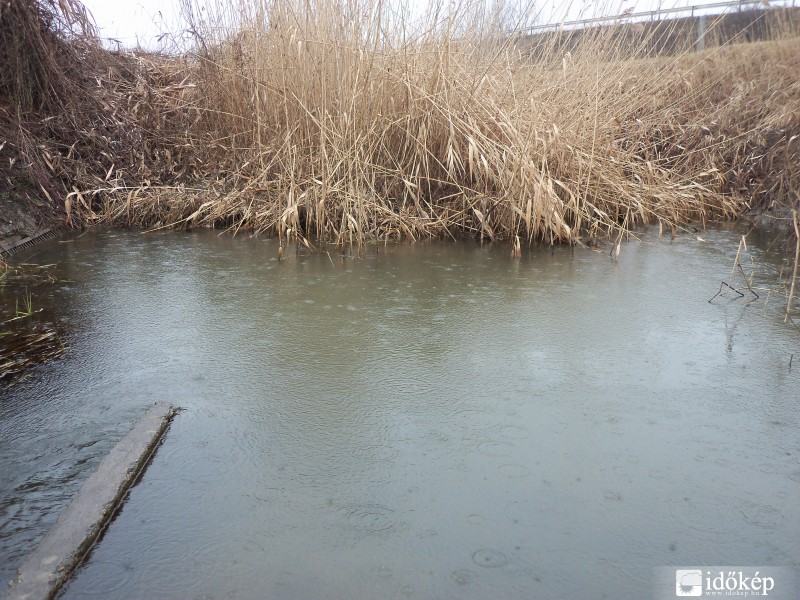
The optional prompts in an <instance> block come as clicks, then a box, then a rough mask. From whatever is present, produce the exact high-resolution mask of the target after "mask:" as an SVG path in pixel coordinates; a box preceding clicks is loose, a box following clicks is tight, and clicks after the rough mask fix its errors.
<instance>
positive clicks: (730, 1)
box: [520, 0, 794, 33]
mask: <svg viewBox="0 0 800 600" xmlns="http://www.w3.org/2000/svg"><path fill="white" fill-rule="evenodd" d="M758 5H762V6H763V5H764V2H760V1H758V0H726V1H724V2H711V3H708V4H697V5H694V6H682V7H674V8H659V9H656V10H647V11H640V12H632V11H625V12H622V13H620V14H618V15H609V16H604V17H592V18H590V19H576V20H572V21H558V22H554V23H547V24H544V25H534V26H532V27H525V28H523V29H521V30H520V32H521V33H537V32H543V31H557V30H559V29H583V28H586V27H591V26H593V25H606V24H607V25H611V24H614V23H618V22H621V21H626V22H636V21H644V20H650V21H660V20H662V19H664V18H666V17H669V16H673V15H684V16H690V17H694V16H695V15H699V14H701V13H702V14H708V13H706V12H705V11H708V10H712V11H718V12H719V9H728V10H730V9H736V10H737V11H742V10H745V9H748V8H754V7H756V6H758ZM778 5H779V6H794V0H792V2H782V3H780V4H776V6H778ZM722 12H724V11H722Z"/></svg>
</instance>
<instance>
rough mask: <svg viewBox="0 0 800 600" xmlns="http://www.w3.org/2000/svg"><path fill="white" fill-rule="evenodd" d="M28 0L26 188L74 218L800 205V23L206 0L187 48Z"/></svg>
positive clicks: (407, 218) (18, 102) (175, 220)
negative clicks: (108, 39)
mask: <svg viewBox="0 0 800 600" xmlns="http://www.w3.org/2000/svg"><path fill="white" fill-rule="evenodd" d="M8 6H9V7H11V8H7V7H6V8H4V9H3V10H4V12H3V14H2V16H1V17H0V18H1V19H2V21H0V22H1V23H2V27H1V28H0V30H1V31H2V33H3V36H4V40H5V38H9V39H11V41H12V42H13V43H16V44H17V46H16V47H17V48H18V50H17V54H18V53H20V52H21V53H22V54H24V55H27V56H28V58H29V60H28V62H29V63H30V65H29V66H26V67H25V69H23V71H20V70H19V66H18V65H16V66H15V64H13V61H14V60H19V58H17V59H14V58H13V56H16V55H14V54H13V53H12V52H10V51H6V53H5V54H3V57H2V58H3V63H4V64H3V66H2V68H3V69H4V78H5V76H6V75H7V74H9V73H14V72H24V73H27V75H26V76H25V77H26V79H25V81H24V82H22V83H19V84H14V85H16V87H14V85H11V84H5V83H4V84H3V86H0V97H1V98H2V106H1V107H0V111H2V112H1V113H0V116H2V118H0V122H2V125H0V135H2V136H3V139H2V140H0V143H3V142H4V141H5V142H6V147H5V148H4V149H3V150H2V151H0V169H2V170H3V171H2V175H3V176H5V179H6V181H7V183H8V185H12V186H13V182H12V179H11V177H10V175H9V170H8V169H9V168H10V167H7V164H8V163H10V164H11V166H12V167H13V166H14V163H15V162H16V163H17V165H19V164H24V165H25V166H26V172H27V173H28V174H29V178H30V179H31V180H32V182H33V185H32V186H31V187H35V188H37V189H39V191H41V193H42V194H44V195H45V196H46V197H47V198H48V199H49V201H50V202H52V204H53V206H54V207H57V209H58V211H59V212H60V214H61V215H62V218H63V220H64V222H65V223H67V224H70V225H74V226H83V225H86V224H92V223H97V222H101V221H104V222H111V223H115V224H134V225H143V226H147V227H162V226H177V227H201V226H215V227H220V226H222V227H229V228H232V229H234V230H236V231H238V230H242V229H244V230H254V231H258V232H264V233H267V234H271V235H278V236H281V237H282V238H284V237H294V236H299V237H300V238H301V239H305V238H311V237H315V236H317V237H322V238H325V239H328V240H333V241H358V242H361V241H366V240H369V239H390V238H402V237H405V238H421V237H429V236H452V237H457V236H461V235H465V234H466V235H474V236H478V237H481V238H483V239H492V240H508V242H509V243H510V244H514V245H516V240H517V238H519V239H520V240H522V241H524V242H528V243H530V242H534V241H543V242H545V243H559V242H566V243H580V242H584V241H589V240H595V239H603V238H609V237H611V238H613V239H616V238H617V237H618V236H619V235H621V233H622V232H624V231H626V230H629V229H630V228H633V227H635V226H637V225H639V224H642V223H657V224H659V226H660V227H661V228H662V229H668V230H669V229H673V230H674V229H676V228H678V227H680V226H682V225H683V224H685V223H687V222H689V221H695V222H701V223H703V224H705V223H706V222H708V221H712V220H717V219H728V218H733V217H736V216H740V215H742V214H745V213H747V212H749V211H752V210H763V209H766V208H770V207H773V206H774V205H776V204H782V205H784V206H785V207H787V209H788V208H789V207H791V206H792V205H793V204H794V203H796V198H797V190H798V189H799V188H798V183H799V182H798V177H800V175H798V173H800V83H798V81H797V76H796V74H797V73H798V72H800V48H798V44H797V39H796V37H794V35H795V33H796V32H794V30H793V29H792V28H791V27H787V28H785V30H786V31H785V32H784V34H782V35H783V36H784V37H785V38H786V39H776V40H775V41H771V42H763V43H755V44H735V45H728V46H724V47H716V48H710V49H708V50H706V51H705V52H703V53H683V54H680V55H678V56H661V57H644V55H642V56H643V57H642V58H637V54H636V53H635V52H633V53H632V52H631V47H630V45H631V44H640V45H641V47H642V48H648V47H650V46H651V45H652V41H653V40H652V39H649V38H648V35H654V34H652V33H649V34H648V33H647V32H645V33H643V34H642V36H640V37H639V38H637V39H636V40H634V41H631V39H630V38H629V37H626V38H624V39H623V38H621V37H620V36H617V35H613V28H610V29H609V28H606V29H604V30H602V31H598V32H596V33H595V34H584V35H582V36H581V39H580V43H579V44H578V45H577V46H576V47H575V48H574V49H573V50H572V51H570V52H569V53H564V52H563V51H562V50H560V49H559V48H560V46H559V45H558V44H557V43H555V42H551V43H549V45H545V46H544V47H538V48H537V49H536V51H535V52H531V49H530V47H529V45H526V44H523V43H520V38H517V37H515V36H513V35H511V36H509V35H505V34H501V32H503V31H507V30H508V29H509V27H513V26H515V25H519V24H520V23H521V22H520V21H519V20H513V19H510V17H509V15H510V14H511V13H508V14H506V13H504V12H503V11H495V12H491V13H487V12H485V9H484V5H483V4H478V3H475V4H472V3H468V2H465V3H461V4H453V5H450V7H449V8H447V9H445V8H441V9H440V10H438V11H432V12H431V14H429V15H428V17H427V20H425V22H424V25H421V26H417V27H416V28H414V29H413V30H412V29H411V28H410V26H409V25H408V23H407V22H406V21H405V20H404V19H403V18H402V17H400V16H399V15H398V13H397V12H393V11H392V10H390V7H389V6H388V5H386V4H384V3H381V2H379V3H373V2H366V1H365V0H351V1H349V2H348V1H344V0H319V1H317V2H312V3H298V2H294V1H292V0H275V1H266V0H263V1H256V2H250V3H235V2H231V3H230V4H227V5H226V4H220V5H218V6H217V9H216V12H215V13H214V14H213V15H211V16H209V17H207V18H206V20H204V21H197V20H192V18H191V15H192V14H195V15H196V14H198V12H197V11H192V10H191V8H192V7H191V5H190V3H189V1H188V0H187V2H186V9H187V10H186V14H187V16H188V18H189V23H188V26H189V29H190V30H191V31H192V32H193V33H194V36H195V41H196V44H195V48H194V50H192V51H190V52H185V53H183V54H182V55H181V56H171V57H170V56H156V55H152V54H147V53H142V52H124V53H113V52H108V51H106V50H104V49H102V48H100V47H99V45H98V44H97V43H96V41H95V39H94V36H93V33H92V30H91V26H90V24H89V22H88V21H87V19H86V16H85V13H84V12H82V9H81V7H80V5H79V4H78V3H77V2H69V3H56V2H55V0H36V1H34V0H12V1H11V2H10V4H8ZM8 11H11V12H8ZM26 11H27V12H26ZM312 16H313V18H312ZM511 16H513V15H511ZM12 17H13V19H12ZM23 17H25V18H27V19H28V20H27V21H26V20H24V19H23ZM14 19H16V20H14ZM15 23H24V26H23V30H24V31H23V30H20V29H19V28H18V26H15ZM36 23H38V26H39V28H40V29H41V30H42V31H39V32H38V33H37V34H36V35H32V34H31V33H30V32H31V31H33V29H32V28H34V29H35V24H36ZM53 23H55V25H53ZM37 31H38V30H37ZM20 32H22V33H20ZM25 32H27V33H25ZM37 36H38V37H37ZM17 38H21V39H20V40H17ZM15 40H16V41H15ZM620 40H622V41H620ZM23 44H29V46H23ZM623 44H624V46H623ZM5 47H6V48H12V47H15V46H13V44H12V43H7V44H6V45H5ZM65 48H66V50H64V49H65ZM62 57H66V58H62ZM59 61H66V62H65V63H63V64H62V62H59ZM25 64H26V65H27V64H28V63H25ZM64 65H66V67H65V66H64ZM75 65H79V67H80V68H77V67H76V66H75ZM23 90H31V91H30V92H24V91H23Z"/></svg>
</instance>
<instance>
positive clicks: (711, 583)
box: [675, 568, 775, 597]
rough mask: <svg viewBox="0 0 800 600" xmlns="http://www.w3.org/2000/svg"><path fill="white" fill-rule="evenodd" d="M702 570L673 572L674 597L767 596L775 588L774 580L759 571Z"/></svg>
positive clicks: (678, 570)
mask: <svg viewBox="0 0 800 600" xmlns="http://www.w3.org/2000/svg"><path fill="white" fill-rule="evenodd" d="M703 571H704V569H702V568H695V569H677V570H676V571H675V595H676V596H678V597H691V596H694V597H701V596H702V597H708V596H768V595H769V593H770V592H771V591H772V590H773V589H774V588H775V578H774V577H767V576H764V575H761V574H760V573H759V571H756V572H755V573H754V574H752V575H751V574H750V573H751V572H752V571H750V570H749V569H748V570H747V571H742V570H730V571H726V570H719V571H710V570H706V571H705V573H704V572H703Z"/></svg>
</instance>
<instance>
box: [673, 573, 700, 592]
mask: <svg viewBox="0 0 800 600" xmlns="http://www.w3.org/2000/svg"><path fill="white" fill-rule="evenodd" d="M675 595H676V596H683V597H689V596H702V595H703V571H702V570H701V569H678V570H677V571H675Z"/></svg>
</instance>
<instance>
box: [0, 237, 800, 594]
mask: <svg viewBox="0 0 800 600" xmlns="http://www.w3.org/2000/svg"><path fill="white" fill-rule="evenodd" d="M701 235H702V238H703V240H704V241H700V240H698V239H697V238H696V236H695V235H683V236H680V237H678V238H677V239H675V240H668V239H665V240H659V239H658V238H657V236H645V237H644V238H643V240H642V241H640V242H631V243H628V244H624V245H623V246H622V252H621V254H620V256H619V259H618V260H616V261H615V260H612V258H611V257H609V255H608V253H607V252H605V253H600V252H593V251H591V250H587V249H570V248H554V249H551V248H541V249H532V250H531V251H526V252H525V253H524V254H523V256H522V258H521V259H518V260H513V259H511V258H510V256H509V247H508V246H505V245H504V246H498V245H495V246H492V245H484V246H479V245H477V244H476V243H472V242H460V243H443V242H441V243H421V244H416V245H395V246H388V247H384V246H378V247H369V248H367V249H366V250H364V251H363V252H362V253H361V254H360V255H358V253H352V252H351V251H350V250H347V251H346V252H345V255H342V253H341V252H340V251H339V250H338V249H337V250H335V251H334V250H331V252H330V253H319V254H312V255H296V254H295V253H293V252H289V253H287V258H286V260H285V261H283V262H278V261H277V258H276V257H277V248H276V242H274V241H271V240H270V241H265V240H257V239H251V238H247V237H245V236H241V237H236V238H231V237H229V236H226V235H222V236H220V235H218V234H217V233H214V232H193V233H176V232H166V233H154V234H143V233H141V232H135V231H106V232H102V231H101V232H96V233H88V234H85V235H82V236H79V235H74V236H70V237H66V238H62V239H60V240H53V241H50V242H47V243H45V244H43V245H40V246H38V247H37V248H35V249H34V251H32V252H31V253H29V254H28V255H27V256H26V257H25V259H26V260H30V261H37V262H40V263H42V264H45V263H46V264H50V263H57V265H58V266H57V276H56V277H57V280H58V283H57V284H54V285H53V286H52V287H51V288H48V291H46V292H41V293H42V294H44V295H43V296H41V295H40V297H39V298H34V302H41V303H43V304H47V305H48V306H50V307H51V309H52V310H53V311H54V312H55V314H57V315H58V319H59V323H58V325H59V327H60V329H61V330H63V331H66V332H67V333H66V334H65V335H66V337H67V340H66V342H67V345H68V347H69V351H68V352H67V354H66V356H65V357H64V358H62V359H60V360H58V361H52V362H49V363H46V364H45V365H42V366H40V367H37V368H36V369H34V370H33V371H32V372H31V373H30V374H29V376H28V377H27V378H26V379H24V380H23V381H21V382H19V383H16V384H15V385H13V386H12V387H9V388H5V389H2V390H1V391H0V577H2V579H3V580H8V579H10V578H11V577H12V576H13V573H14V569H15V567H16V566H17V565H18V564H19V563H20V561H21V560H22V558H23V557H24V556H25V555H26V554H27V553H28V552H30V550H31V549H32V548H33V547H34V546H35V544H36V543H37V542H38V540H39V539H40V538H41V536H42V535H43V534H44V532H45V531H46V530H47V527H48V526H49V525H50V524H51V523H52V522H54V520H55V518H56V517H57V515H58V512H59V511H60V510H61V509H62V508H63V507H64V506H65V505H66V503H67V502H68V501H69V499H70V498H71V496H72V495H73V494H74V493H75V492H76V491H77V489H78V488H79V487H80V485H81V483H82V482H83V480H84V479H85V478H86V477H87V476H88V474H89V473H90V472H91V471H92V470H93V469H94V468H95V467H96V466H97V464H98V463H99V461H100V460H101V459H102V457H103V455H104V454H105V452H107V451H108V449H109V448H110V447H111V446H113V444H114V443H116V441H118V440H119V438H120V437H121V436H122V435H124V433H125V432H126V431H127V430H128V429H129V428H130V426H131V425H132V424H133V422H134V421H135V420H136V419H137V418H138V417H139V416H141V414H143V413H144V411H145V410H146V408H147V407H148V406H150V405H151V404H152V403H153V402H155V401H157V400H167V401H170V402H172V403H173V404H175V405H177V406H181V407H183V408H184V409H185V410H184V411H183V412H181V413H180V414H179V415H178V416H177V417H176V419H175V421H174V422H173V424H172V427H171V429H170V431H169V432H168V434H167V436H166V438H165V441H164V443H163V445H162V446H161V448H160V449H159V451H158V453H157V455H156V457H155V459H154V461H153V463H152V465H151V466H150V468H149V469H148V470H147V472H146V473H145V475H144V477H143V478H142V480H141V482H140V483H139V484H138V485H137V486H136V487H135V488H134V489H133V490H132V492H131V494H130V498H129V500H128V502H127V503H126V504H125V506H124V508H123V510H122V511H121V513H120V514H119V515H118V517H117V518H116V520H115V521H114V522H113V523H112V525H111V526H110V528H109V529H108V531H107V532H106V534H105V536H104V537H103V539H102V541H101V542H100V543H99V544H98V545H97V546H96V548H95V549H94V551H93V552H92V554H91V556H90V558H89V560H88V561H87V562H86V564H85V565H84V566H83V567H81V568H80V570H79V571H78V573H77V575H76V577H75V578H74V579H73V580H72V582H71V583H70V584H69V585H68V586H67V588H66V589H65V590H64V592H63V594H62V595H61V596H60V597H61V598H63V599H73V598H76V599H77V598H89V597H97V598H104V599H114V598H117V599H134V598H270V599H298V600H299V599H308V598H331V599H340V598H353V599H362V598H363V599H379V598H425V599H428V598H464V599H476V600H477V599H486V598H503V599H515V598H520V599H521V598H547V599H551V600H552V599H564V600H574V599H575V598H581V597H596V598H601V597H608V598H617V599H628V598H630V599H634V598H637V599H638V598H643V597H649V596H650V595H651V594H650V589H651V588H650V586H651V580H652V573H653V569H654V568H657V567H663V566H668V565H681V564H697V565H762V564H763V565H794V566H800V511H798V510H797V506H798V505H800V412H798V405H797V401H798V397H800V333H798V331H797V330H796V329H793V328H792V327H791V326H789V325H786V324H784V323H783V312H782V310H783V306H782V303H783V302H785V296H780V295H778V294H774V293H773V294H771V295H770V294H768V293H767V292H766V291H764V290H763V289H762V290H761V291H759V292H758V293H759V296H760V298H759V300H758V301H755V302H752V303H750V304H747V301H748V300H749V298H743V299H741V298H740V299H738V300H734V299H733V297H734V294H732V293H728V294H726V295H724V296H722V297H719V298H717V299H715V301H714V302H712V303H709V302H708V300H709V298H711V297H712V296H713V295H714V294H715V293H716V292H717V291H718V289H719V287H720V282H721V280H725V281H728V282H732V279H731V268H732V266H733V262H734V257H735V255H736V251H737V245H738V234H737V233H734V232H732V231H727V230H721V231H709V232H703V233H702V234H701ZM749 241H750V245H749V247H748V253H747V255H746V260H745V263H744V264H745V267H746V270H747V272H748V274H749V271H750V270H751V268H752V265H753V264H755V265H756V267H757V276H756V278H755V279H754V284H753V285H757V286H761V287H773V288H775V289H777V288H778V287H779V286H780V285H781V284H780V283H779V282H778V281H777V276H776V273H777V271H778V270H779V269H780V260H781V259H782V254H781V253H780V252H776V251H770V250H769V249H768V248H767V246H766V242H764V243H761V242H762V241H763V240H758V239H755V240H752V239H749ZM733 279H734V281H738V287H742V286H743V285H744V283H743V281H742V280H741V277H739V278H738V279H736V278H733ZM7 293H8V292H7ZM768 296H770V297H769V298H768ZM793 354H794V359H793V362H794V365H793V366H792V367H791V368H790V366H789V362H790V358H791V357H792V355H793Z"/></svg>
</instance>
